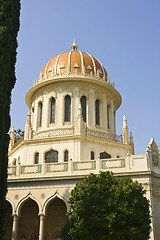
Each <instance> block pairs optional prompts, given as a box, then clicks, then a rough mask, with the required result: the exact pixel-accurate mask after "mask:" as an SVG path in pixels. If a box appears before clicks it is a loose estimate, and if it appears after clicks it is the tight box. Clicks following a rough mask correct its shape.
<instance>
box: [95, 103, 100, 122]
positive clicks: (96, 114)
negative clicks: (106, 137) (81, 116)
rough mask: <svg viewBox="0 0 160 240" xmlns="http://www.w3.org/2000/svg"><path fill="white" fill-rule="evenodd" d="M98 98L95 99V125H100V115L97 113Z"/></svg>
mask: <svg viewBox="0 0 160 240" xmlns="http://www.w3.org/2000/svg"><path fill="white" fill-rule="evenodd" d="M99 110H100V109H99V100H98V99H97V100H96V102H95V119H96V125H100V115H99Z"/></svg>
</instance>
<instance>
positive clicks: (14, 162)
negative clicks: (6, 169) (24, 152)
mask: <svg viewBox="0 0 160 240" xmlns="http://www.w3.org/2000/svg"><path fill="white" fill-rule="evenodd" d="M15 165H17V159H16V158H14V159H13V161H12V166H15Z"/></svg>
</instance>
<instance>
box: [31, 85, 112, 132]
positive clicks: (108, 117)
mask: <svg viewBox="0 0 160 240" xmlns="http://www.w3.org/2000/svg"><path fill="white" fill-rule="evenodd" d="M67 95H69V96H70V97H71V120H70V124H74V122H75V121H76V118H77V114H78V108H79V106H80V98H81V97H82V96H84V97H86V124H87V126H88V127H93V128H94V127H97V126H96V119H95V102H96V100H99V103H100V106H99V115H100V124H99V126H98V127H99V128H101V129H103V130H108V131H109V132H110V133H111V134H115V132H116V130H115V106H114V101H113V99H111V98H108V97H107V95H106V94H96V91H94V90H92V89H91V90H89V91H88V92H87V91H86V92H84V93H83V92H82V93H81V91H80V90H79V89H78V88H75V89H73V91H72V92H71V91H69V90H68V91H62V89H59V90H58V91H57V92H54V91H53V92H52V93H48V94H47V93H46V92H45V94H44V95H41V96H39V97H38V98H36V99H35V101H34V102H33V103H32V109H31V110H32V111H31V116H32V127H33V129H34V131H37V130H38V128H39V122H38V117H39V113H38V106H39V103H40V102H42V104H43V114H42V126H41V129H43V130H44V129H47V128H48V127H53V126H56V127H58V128H59V127H62V126H63V125H64V124H65V123H64V106H65V96H67ZM52 97H53V98H54V99H55V124H54V125H53V124H50V122H49V119H50V117H49V116H50V99H51V98H52ZM108 107H109V111H108V110H107V108H108Z"/></svg>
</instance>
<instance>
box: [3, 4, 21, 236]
mask: <svg viewBox="0 0 160 240" xmlns="http://www.w3.org/2000/svg"><path fill="white" fill-rule="evenodd" d="M19 15H20V0H0V239H3V237H2V236H3V231H4V229H3V225H4V218H5V196H6V192H7V166H8V144H9V135H8V131H9V128H10V103H11V91H12V89H13V87H14V84H15V81H16V78H15V63H16V48H17V32H18V30H19Z"/></svg>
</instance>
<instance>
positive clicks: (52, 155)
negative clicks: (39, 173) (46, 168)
mask: <svg viewBox="0 0 160 240" xmlns="http://www.w3.org/2000/svg"><path fill="white" fill-rule="evenodd" d="M45 162H46V163H52V162H58V151H55V150H53V149H51V150H50V151H48V152H46V153H45Z"/></svg>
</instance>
